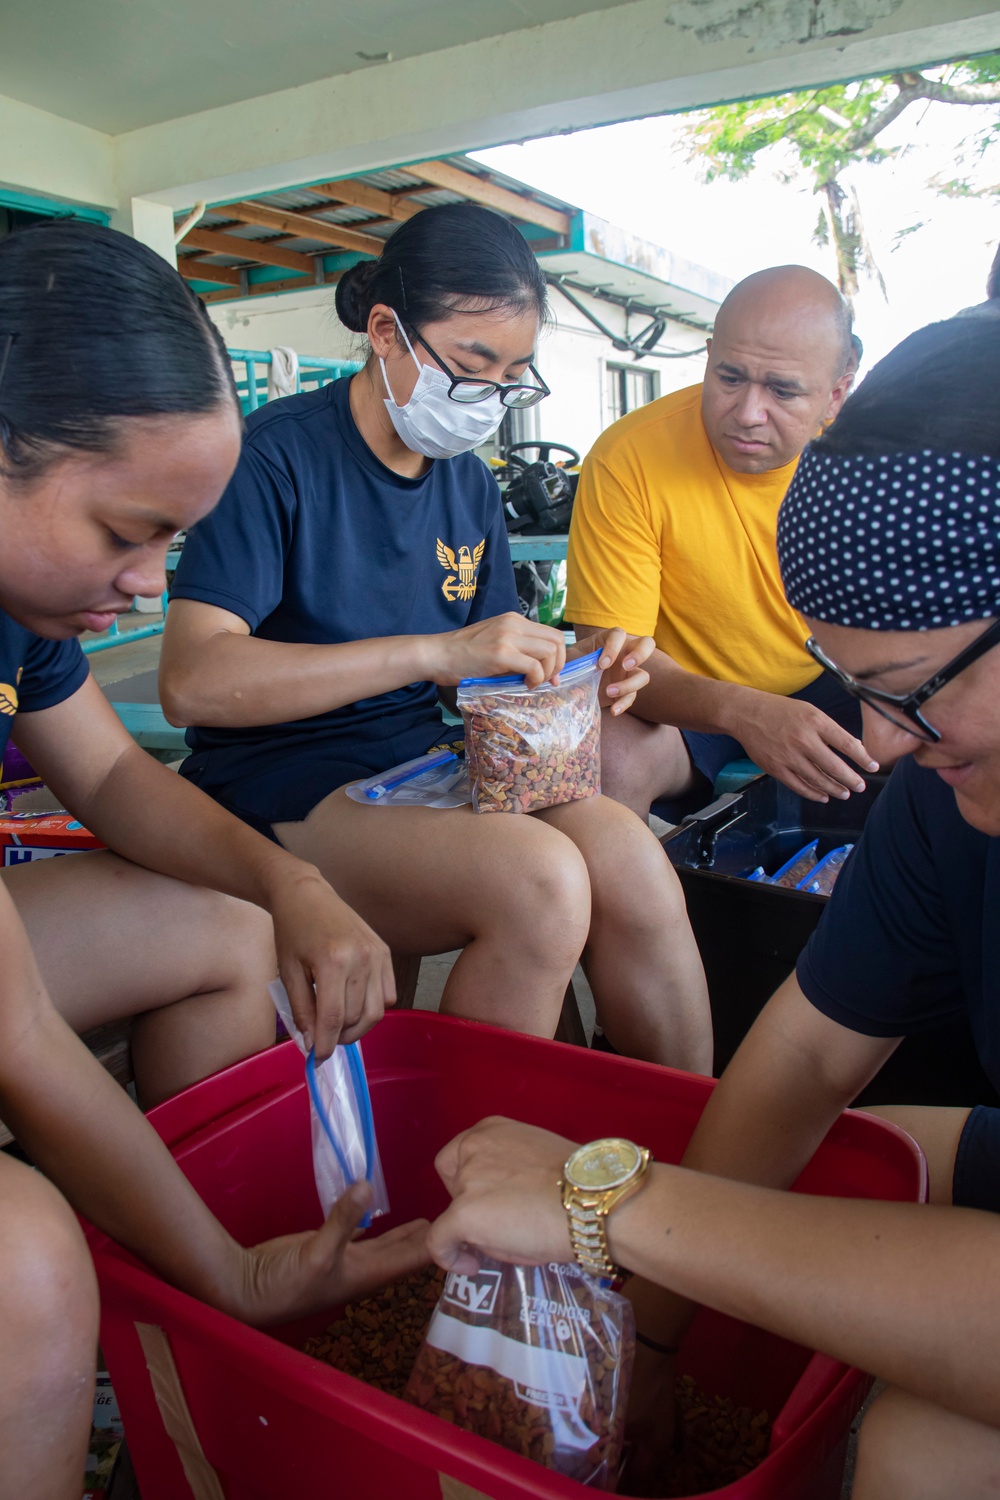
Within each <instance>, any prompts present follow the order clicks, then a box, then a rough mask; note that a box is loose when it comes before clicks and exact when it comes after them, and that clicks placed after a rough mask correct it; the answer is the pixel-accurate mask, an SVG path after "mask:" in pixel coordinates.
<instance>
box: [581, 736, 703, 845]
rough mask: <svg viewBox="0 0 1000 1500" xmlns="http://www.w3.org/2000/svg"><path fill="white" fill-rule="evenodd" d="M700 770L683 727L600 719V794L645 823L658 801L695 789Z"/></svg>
mask: <svg viewBox="0 0 1000 1500" xmlns="http://www.w3.org/2000/svg"><path fill="white" fill-rule="evenodd" d="M697 781H698V772H697V771H696V770H695V768H694V766H693V765H692V764H691V757H690V756H689V755H688V751H687V746H686V745H685V743H684V739H683V736H682V735H681V732H680V730H679V729H675V728H674V727H673V725H671V724H647V722H646V720H645V719H639V718H637V717H636V715H635V714H619V715H618V716H617V717H616V716H615V715H614V714H610V713H605V714H602V715H601V791H602V792H603V793H604V795H605V796H606V797H612V798H613V799H614V800H615V802H621V803H623V804H624V805H625V806H626V807H630V808H631V809H632V811H633V812H634V813H636V814H637V815H638V816H639V817H640V818H641V819H642V821H643V822H644V823H645V822H646V820H647V819H648V817H649V808H650V804H651V803H653V802H655V801H656V799H657V797H683V796H684V794H685V793H686V792H690V791H693V789H694V787H695V786H696V784H697Z"/></svg>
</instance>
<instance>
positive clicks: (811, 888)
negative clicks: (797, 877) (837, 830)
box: [796, 844, 854, 896]
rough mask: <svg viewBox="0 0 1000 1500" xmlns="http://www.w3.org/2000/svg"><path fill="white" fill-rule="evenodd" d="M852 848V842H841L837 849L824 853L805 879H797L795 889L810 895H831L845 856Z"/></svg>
mask: <svg viewBox="0 0 1000 1500" xmlns="http://www.w3.org/2000/svg"><path fill="white" fill-rule="evenodd" d="M853 848H854V845H853V844H841V846H840V848H839V849H831V850H830V852H829V854H824V856H823V858H822V859H821V860H820V861H819V863H818V864H817V865H814V866H813V868H812V869H811V870H810V871H809V874H808V875H807V876H806V878H805V880H801V881H799V884H798V886H797V887H796V889H797V890H800V891H808V892H809V894H810V896H832V895H833V888H834V886H835V885H836V883H837V876H838V875H839V874H840V872H841V870H842V869H843V868H844V864H845V861H846V860H847V856H848V855H849V854H850V852H851V850H852V849H853Z"/></svg>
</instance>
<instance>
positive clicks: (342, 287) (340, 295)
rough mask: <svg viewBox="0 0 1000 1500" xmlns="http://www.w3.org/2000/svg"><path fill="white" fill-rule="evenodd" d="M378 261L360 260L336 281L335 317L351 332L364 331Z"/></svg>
mask: <svg viewBox="0 0 1000 1500" xmlns="http://www.w3.org/2000/svg"><path fill="white" fill-rule="evenodd" d="M377 265H378V261H375V260H360V261H358V264H357V265H356V266H351V267H350V268H349V269H348V270H346V271H345V272H344V273H343V274H342V276H341V278H340V280H339V281H338V282H337V290H336V292H335V294H334V305H335V306H336V309H337V317H338V318H339V319H340V321H341V322H342V323H343V325H344V327H345V328H349V329H350V330H351V332H352V333H364V332H365V331H366V329H367V327H368V315H369V313H370V312H371V310H372V306H373V300H372V283H373V282H374V280H375V270H376V267H377Z"/></svg>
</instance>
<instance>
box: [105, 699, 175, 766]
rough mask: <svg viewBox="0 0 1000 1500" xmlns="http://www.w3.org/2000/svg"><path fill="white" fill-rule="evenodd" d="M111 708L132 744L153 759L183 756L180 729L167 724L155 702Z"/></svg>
mask: <svg viewBox="0 0 1000 1500" xmlns="http://www.w3.org/2000/svg"><path fill="white" fill-rule="evenodd" d="M111 707H112V708H113V709H114V711H115V713H116V714H117V715H118V717H119V719H121V721H122V723H123V724H124V725H125V728H126V729H127V730H128V732H129V734H130V735H131V736H132V738H133V739H134V740H135V742H136V744H137V745H141V746H142V748H143V749H144V750H148V751H149V752H150V754H151V755H155V757H156V759H157V760H162V761H169V760H178V759H179V758H180V757H181V756H182V755H187V753H188V747H187V744H186V743H185V740H184V730H183V729H177V728H176V727H175V726H174V725H173V724H168V723H167V721H166V718H165V717H164V713H163V709H162V708H161V707H160V705H159V704H158V703H112V705H111Z"/></svg>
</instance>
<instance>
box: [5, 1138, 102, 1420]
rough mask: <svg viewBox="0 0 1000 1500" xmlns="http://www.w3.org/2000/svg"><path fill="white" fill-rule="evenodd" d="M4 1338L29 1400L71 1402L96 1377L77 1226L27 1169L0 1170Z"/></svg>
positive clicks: (92, 1309) (91, 1299)
mask: <svg viewBox="0 0 1000 1500" xmlns="http://www.w3.org/2000/svg"><path fill="white" fill-rule="evenodd" d="M0 1201H2V1203H3V1213H2V1215H0V1330H2V1338H0V1342H2V1343H3V1345H4V1346H5V1347H6V1348H7V1349H8V1350H11V1351H13V1358H12V1361H11V1363H12V1365H13V1367H14V1369H16V1371H17V1376H18V1384H19V1386H20V1387H22V1388H23V1390H24V1395H25V1400H26V1401H27V1400H28V1398H29V1393H31V1399H33V1400H35V1401H48V1400H64V1401H67V1402H74V1401H76V1400H79V1399H81V1395H82V1396H83V1397H85V1396H86V1392H87V1391H88V1390H89V1388H90V1384H91V1383H92V1381H93V1376H94V1368H95V1354H96V1349H97V1327H98V1297H97V1282H96V1279H95V1276H94V1267H93V1264H92V1262H91V1259H90V1255H89V1253H88V1251H87V1246H86V1243H85V1241H84V1238H83V1235H82V1233H81V1231H80V1226H79V1224H78V1223H77V1221H76V1218H75V1216H74V1214H73V1212H72V1210H71V1209H70V1207H69V1205H68V1204H67V1203H66V1202H65V1200H64V1199H63V1198H62V1197H61V1196H60V1195H59V1193H58V1192H57V1191H56V1190H55V1188H54V1187H52V1186H51V1184H50V1183H48V1182H46V1180H45V1179H44V1178H43V1177H41V1176H39V1175H38V1174H37V1173H35V1172H32V1171H31V1170H30V1168H28V1167H22V1166H21V1164H20V1163H18V1162H11V1161H7V1160H4V1161H3V1163H2V1170H0Z"/></svg>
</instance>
